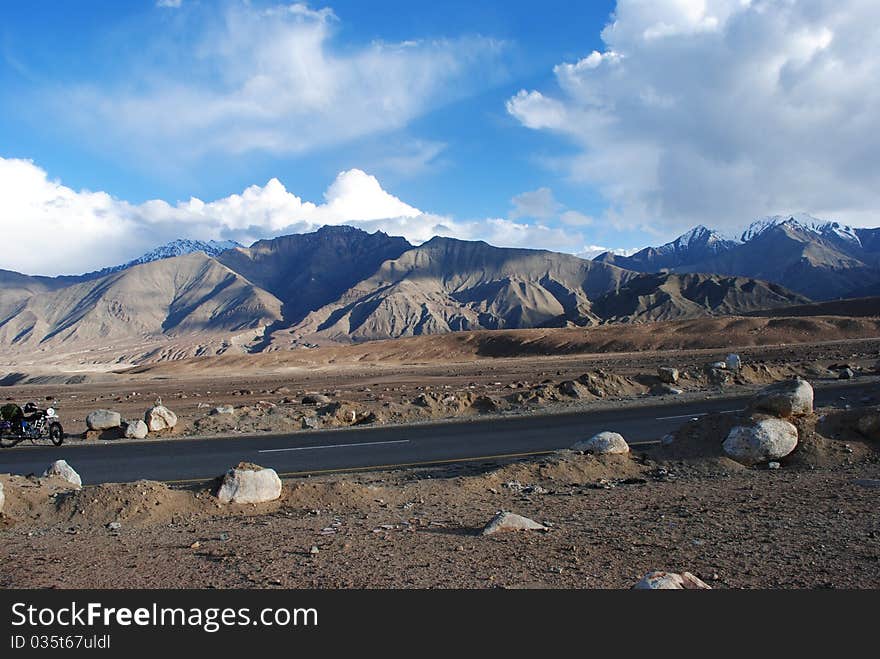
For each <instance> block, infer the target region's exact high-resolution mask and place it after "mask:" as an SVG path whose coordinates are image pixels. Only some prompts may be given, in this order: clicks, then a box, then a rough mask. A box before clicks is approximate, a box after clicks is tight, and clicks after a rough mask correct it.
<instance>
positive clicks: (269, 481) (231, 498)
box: [217, 462, 281, 503]
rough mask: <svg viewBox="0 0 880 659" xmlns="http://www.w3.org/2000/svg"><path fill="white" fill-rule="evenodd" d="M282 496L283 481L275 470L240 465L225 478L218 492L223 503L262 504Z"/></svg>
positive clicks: (245, 464)
mask: <svg viewBox="0 0 880 659" xmlns="http://www.w3.org/2000/svg"><path fill="white" fill-rule="evenodd" d="M280 496H281V479H280V478H278V474H277V473H276V472H275V470H274V469H264V468H263V467H260V466H259V465H254V464H249V463H244V462H242V463H240V464H239V465H238V466H237V467H235V468H234V469H230V470H229V471H227V472H226V474H224V476H223V481H222V483H221V484H220V488H219V490H218V491H217V498H218V499H219V500H220V501H221V502H222V503H262V502H264V501H274V500H275V499H277V498H278V497H280Z"/></svg>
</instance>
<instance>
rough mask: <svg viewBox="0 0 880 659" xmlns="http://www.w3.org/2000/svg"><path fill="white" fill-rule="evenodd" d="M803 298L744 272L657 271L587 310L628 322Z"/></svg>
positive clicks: (737, 311) (737, 310)
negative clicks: (728, 274) (733, 274)
mask: <svg viewBox="0 0 880 659" xmlns="http://www.w3.org/2000/svg"><path fill="white" fill-rule="evenodd" d="M806 302H808V300H807V299H806V298H804V297H803V296H800V295H797V294H796V293H792V292H791V291H788V290H786V289H784V288H783V287H782V286H777V285H776V284H768V283H766V282H762V281H757V280H755V279H747V278H745V277H722V276H718V275H700V274H687V275H676V274H669V273H659V274H653V275H642V276H640V277H637V278H634V279H632V280H630V281H629V283H627V285H626V286H624V287H622V288H621V289H620V290H617V291H613V292H611V293H608V294H606V295H604V296H602V297H601V298H599V299H598V300H596V302H595V303H594V304H593V312H594V313H595V314H597V315H599V316H600V317H601V318H602V319H603V320H604V321H606V322H617V323H634V322H646V321H656V320H676V319H679V318H698V317H700V316H730V315H741V314H743V313H747V312H749V311H755V310H758V309H770V308H775V307H784V306H787V305H791V304H803V303H806ZM780 313H781V314H784V313H785V312H784V311H780Z"/></svg>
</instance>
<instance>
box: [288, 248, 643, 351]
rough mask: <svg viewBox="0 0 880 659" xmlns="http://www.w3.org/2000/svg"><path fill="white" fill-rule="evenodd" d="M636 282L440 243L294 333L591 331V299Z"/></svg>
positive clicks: (573, 261) (582, 264)
mask: <svg viewBox="0 0 880 659" xmlns="http://www.w3.org/2000/svg"><path fill="white" fill-rule="evenodd" d="M635 276H637V275H636V274H635V273H632V272H629V271H626V270H621V269H620V268H615V267H613V266H608V265H605V264H601V263H593V262H591V261H585V260H583V259H579V258H577V257H575V256H570V255H567V254H557V253H554V252H547V251H539V250H527V249H504V248H498V247H492V246H491V245H488V244H486V243H484V242H470V241H462V240H454V239H451V238H434V239H432V240H430V241H428V242H427V243H425V244H423V245H422V246H421V247H417V248H414V249H411V250H409V251H408V252H405V253H404V254H403V255H402V256H401V257H400V258H398V259H394V260H390V261H387V262H385V263H383V264H382V266H381V267H380V268H379V270H378V271H377V272H376V273H375V274H374V275H373V276H371V277H369V278H367V279H365V280H363V281H361V282H359V283H358V284H356V285H355V286H354V287H352V288H351V289H349V290H348V291H346V292H345V293H343V295H342V296H341V297H340V298H339V300H338V301H337V302H334V303H333V304H329V305H326V306H324V307H322V308H321V309H319V310H318V311H316V312H314V313H311V314H309V315H308V316H307V317H306V318H305V319H304V320H303V321H302V322H301V323H299V324H297V325H296V326H294V327H293V328H292V330H291V332H290V334H292V335H293V336H294V337H297V338H302V337H305V336H311V337H318V338H323V339H330V340H336V341H340V340H341V341H347V340H356V341H357V340H369V339H379V338H394V337H399V336H413V335H420V334H442V333H446V332H452V331H461V330H472V329H500V328H513V327H536V326H539V325H542V324H544V323H548V322H552V321H553V320H554V319H557V318H560V317H571V318H577V319H578V320H579V321H580V322H581V323H582V324H588V323H591V322H596V320H597V319H596V318H595V317H594V316H593V315H592V314H591V312H590V304H591V303H590V299H591V298H594V297H599V296H600V295H602V294H603V293H605V292H607V291H609V290H614V289H616V288H617V287H619V286H620V285H622V284H623V283H625V282H626V281H627V280H629V279H630V278H632V277H635ZM286 334H287V333H282V334H281V336H277V337H276V340H280V341H283V340H284V338H285V335H286Z"/></svg>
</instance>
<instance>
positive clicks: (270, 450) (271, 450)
mask: <svg viewBox="0 0 880 659" xmlns="http://www.w3.org/2000/svg"><path fill="white" fill-rule="evenodd" d="M407 442H409V440H408V439H395V440H391V441H387V442H359V443H357V444H324V445H323V446H292V447H290V448H267V449H263V450H259V451H257V453H279V452H281V451H314V450H315V449H319V448H345V447H348V446H376V445H377V444H406V443H407Z"/></svg>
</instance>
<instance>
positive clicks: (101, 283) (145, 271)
mask: <svg viewBox="0 0 880 659" xmlns="http://www.w3.org/2000/svg"><path fill="white" fill-rule="evenodd" d="M280 317H281V302H280V301H279V300H277V299H276V298H275V297H273V296H272V295H271V294H269V293H267V292H266V291H263V290H262V289H260V288H258V287H256V286H254V285H253V284H251V283H250V282H249V281H247V280H246V279H244V278H243V277H242V276H241V275H238V274H236V273H234V272H232V271H231V270H229V269H228V268H226V267H225V266H223V265H221V264H219V263H217V261H215V260H214V259H212V258H210V257H208V256H206V255H205V254H203V253H195V254H189V255H187V256H180V257H177V258H172V259H166V260H163V261H156V262H154V263H147V264H144V265H138V266H134V267H132V268H128V269H126V270H123V271H120V272H117V273H114V274H112V275H109V276H106V277H102V278H101V279H97V280H93V281H89V282H83V283H79V284H74V285H72V286H68V287H66V288H62V289H60V290H57V291H47V292H40V293H37V294H36V295H33V296H32V297H31V298H30V299H28V300H27V301H26V302H25V303H24V305H23V306H22V307H21V308H20V309H18V310H17V311H16V312H15V313H12V314H9V315H7V316H6V317H4V318H2V319H0V345H7V346H13V347H16V348H19V349H22V350H25V349H35V348H37V347H38V346H39V347H45V346H51V345H59V344H68V343H72V344H81V345H84V346H85V345H96V344H105V345H106V344H107V343H108V342H119V343H120V344H122V343H124V342H125V341H131V340H141V339H144V338H146V337H168V336H180V335H183V334H192V333H205V334H212V333H215V334H216V333H223V332H237V331H242V330H246V329H252V328H257V327H259V326H261V325H267V324H269V323H271V322H274V321H275V320H277V319H279V318H280Z"/></svg>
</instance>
